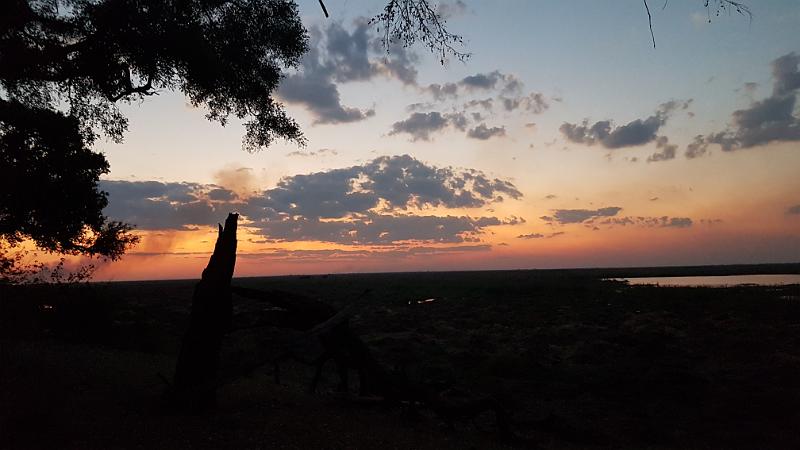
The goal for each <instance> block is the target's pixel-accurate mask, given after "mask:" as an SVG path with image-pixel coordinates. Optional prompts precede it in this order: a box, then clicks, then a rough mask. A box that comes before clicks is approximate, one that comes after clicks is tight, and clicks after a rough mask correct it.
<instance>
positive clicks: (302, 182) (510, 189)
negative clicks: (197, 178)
mask: <svg viewBox="0 0 800 450" xmlns="http://www.w3.org/2000/svg"><path fill="white" fill-rule="evenodd" d="M101 188H102V189H104V190H106V191H107V192H109V206H108V207H107V208H106V209H105V211H104V213H105V214H106V215H108V216H109V217H111V218H112V219H116V220H122V221H125V222H128V223H133V224H136V225H137V227H138V228H140V229H145V230H188V229H192V228H193V226H194V225H212V224H214V223H216V222H217V221H218V220H219V219H220V217H223V216H224V214H225V213H227V212H229V211H238V212H240V213H241V214H242V215H243V216H244V217H245V219H246V225H247V226H248V227H250V228H251V229H253V230H255V231H256V232H257V233H259V234H261V235H263V236H264V240H265V242H267V241H269V242H284V241H296V240H312V241H324V242H334V243H339V244H348V245H350V244H364V245H388V244H396V243H402V242H415V243H425V242H427V243H462V242H478V241H480V236H481V235H482V234H483V233H484V232H485V229H486V228H487V227H492V226H498V225H517V224H521V223H524V222H525V221H524V219H522V218H519V217H510V218H508V219H499V218H497V217H481V216H478V217H471V216H464V215H452V214H450V215H442V216H438V215H431V213H430V212H428V213H427V214H426V213H424V212H425V211H430V210H434V209H464V208H478V207H484V206H487V205H489V204H491V203H496V202H501V201H503V200H504V199H505V198H513V199H519V198H521V197H522V193H520V192H519V191H518V190H517V188H516V187H515V186H514V185H513V184H511V183H510V182H508V181H505V180H501V179H497V178H490V177H488V176H486V175H485V174H484V173H482V172H480V171H476V170H455V169H452V168H449V167H446V168H438V167H434V166H430V165H427V164H425V163H422V162H420V161H418V160H416V159H414V158H412V157H410V156H408V155H403V156H393V157H388V156H384V157H380V158H376V159H375V160H373V161H370V162H368V163H365V164H363V165H359V166H353V167H346V168H342V169H333V170H329V171H326V172H316V173H311V174H304V175H295V176H292V177H286V178H283V179H282V180H281V181H280V182H279V183H278V184H277V186H275V187H274V188H272V189H268V190H266V191H263V192H261V193H260V194H258V195H251V196H249V197H246V198H243V197H241V196H239V197H237V196H236V194H234V193H233V192H231V191H229V190H226V189H224V188H221V187H219V186H216V185H200V184H196V183H160V182H156V181H147V182H131V181H103V182H102V184H101Z"/></svg>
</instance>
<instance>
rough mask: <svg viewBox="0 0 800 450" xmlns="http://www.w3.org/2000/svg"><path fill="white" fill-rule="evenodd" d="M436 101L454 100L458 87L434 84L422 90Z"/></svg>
mask: <svg viewBox="0 0 800 450" xmlns="http://www.w3.org/2000/svg"><path fill="white" fill-rule="evenodd" d="M424 90H425V91H427V92H428V93H429V94H431V96H433V98H434V99H436V100H444V99H447V98H456V97H457V96H458V85H457V84H456V83H445V84H438V83H434V84H431V85H428V87H427V88H425V89H424Z"/></svg>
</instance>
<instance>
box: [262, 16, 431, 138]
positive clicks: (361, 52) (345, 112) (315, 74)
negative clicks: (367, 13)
mask: <svg viewBox="0 0 800 450" xmlns="http://www.w3.org/2000/svg"><path fill="white" fill-rule="evenodd" d="M309 34H310V36H311V42H312V45H311V48H310V49H309V51H308V52H307V53H306V55H305V56H304V57H303V60H302V61H301V69H300V70H299V71H298V72H296V73H291V74H288V75H287V76H286V77H285V78H284V79H283V80H282V81H281V83H280V85H279V87H278V91H277V92H278V96H279V97H280V98H281V99H283V100H284V101H286V102H287V103H294V104H300V105H303V106H305V107H306V108H307V109H308V110H309V111H310V112H311V113H312V114H313V115H314V123H315V124H336V123H348V122H356V121H360V120H364V119H366V118H368V117H371V116H373V115H374V114H375V111H374V110H373V109H359V108H354V107H347V106H344V105H343V104H342V101H341V96H340V94H339V88H338V83H347V82H353V81H367V80H370V79H373V78H374V77H377V76H386V77H389V78H393V79H396V80H399V81H400V82H402V83H403V84H407V85H416V83H417V70H416V68H415V64H416V62H417V58H416V56H415V55H414V54H413V53H410V52H409V51H408V50H407V49H405V48H403V47H402V46H398V45H395V46H392V48H391V52H390V53H388V54H384V55H383V56H382V57H379V56H378V55H379V54H380V52H381V49H382V48H381V47H380V44H379V40H378V39H376V38H375V37H374V36H372V35H371V29H370V27H369V26H368V24H367V22H366V21H365V20H359V21H357V22H356V24H355V25H354V27H353V29H352V31H348V30H347V29H345V28H344V27H343V26H342V25H341V24H339V23H336V22H334V23H331V24H330V25H328V26H326V27H324V28H320V27H312V28H311V29H310V30H309Z"/></svg>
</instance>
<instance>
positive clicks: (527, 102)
mask: <svg viewBox="0 0 800 450" xmlns="http://www.w3.org/2000/svg"><path fill="white" fill-rule="evenodd" d="M500 101H502V103H503V108H505V110H506V111H514V110H515V109H519V108H522V109H523V110H525V111H528V112H530V113H533V114H541V113H543V112H545V111H546V110H547V109H548V108H550V104H549V103H548V102H547V100H546V99H545V97H544V94H542V93H540V92H531V93H530V94H528V95H526V96H522V97H505V96H500Z"/></svg>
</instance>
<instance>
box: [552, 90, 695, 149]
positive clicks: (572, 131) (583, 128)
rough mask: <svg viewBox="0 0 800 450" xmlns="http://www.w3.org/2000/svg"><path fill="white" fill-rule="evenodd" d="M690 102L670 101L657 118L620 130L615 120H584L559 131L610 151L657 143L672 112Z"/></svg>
mask: <svg viewBox="0 0 800 450" xmlns="http://www.w3.org/2000/svg"><path fill="white" fill-rule="evenodd" d="M690 103H691V100H688V101H685V102H678V101H674V100H673V101H669V102H667V103H663V104H661V105H660V106H659V107H658V109H657V110H656V112H655V113H654V114H653V115H651V116H649V117H647V118H645V119H636V120H633V121H631V122H628V123H627V124H625V125H621V126H618V127H614V123H613V122H612V121H611V120H601V121H598V122H595V123H594V124H591V125H590V124H589V121H588V120H584V121H583V122H582V123H581V124H574V123H566V122H565V123H564V124H562V125H561V127H560V128H559V130H560V131H561V133H562V134H563V135H564V137H565V138H566V139H567V140H568V141H570V142H574V143H576V144H585V145H589V146H591V145H595V144H599V145H602V146H603V147H605V148H608V149H617V148H624V147H635V146H639V145H644V144H647V143H650V142H653V141H655V140H656V139H657V138H658V135H657V133H658V131H659V130H660V129H661V127H662V126H664V125H665V124H666V123H667V119H668V118H669V116H670V115H671V113H672V112H673V111H675V110H676V109H679V108H680V109H686V108H688V107H689V104H690Z"/></svg>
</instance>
